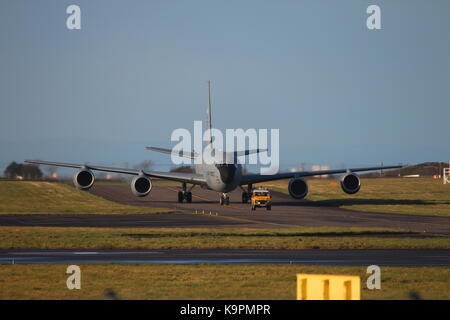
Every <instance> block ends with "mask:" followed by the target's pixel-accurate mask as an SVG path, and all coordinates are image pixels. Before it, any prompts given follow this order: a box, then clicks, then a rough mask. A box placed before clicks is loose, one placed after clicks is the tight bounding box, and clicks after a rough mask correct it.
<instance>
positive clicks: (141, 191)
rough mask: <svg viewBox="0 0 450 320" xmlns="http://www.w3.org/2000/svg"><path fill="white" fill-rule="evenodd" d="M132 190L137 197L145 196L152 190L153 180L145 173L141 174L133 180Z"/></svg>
mask: <svg viewBox="0 0 450 320" xmlns="http://www.w3.org/2000/svg"><path fill="white" fill-rule="evenodd" d="M131 191H132V192H133V194H134V195H135V196H136V197H145V196H146V195H148V194H149V193H150V191H152V181H151V180H150V178H147V177H146V176H144V175H139V176H136V177H134V178H133V180H131Z"/></svg>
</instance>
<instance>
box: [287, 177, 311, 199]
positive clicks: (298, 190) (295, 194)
mask: <svg viewBox="0 0 450 320" xmlns="http://www.w3.org/2000/svg"><path fill="white" fill-rule="evenodd" d="M288 190H289V194H290V195H291V197H292V198H295V199H303V198H304V197H306V195H307V194H308V184H307V183H306V181H305V180H303V179H300V178H292V179H291V180H289V185H288Z"/></svg>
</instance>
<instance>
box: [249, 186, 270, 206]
mask: <svg viewBox="0 0 450 320" xmlns="http://www.w3.org/2000/svg"><path fill="white" fill-rule="evenodd" d="M256 207H266V209H267V210H271V209H272V196H271V195H270V191H269V190H267V189H255V190H253V191H252V210H256Z"/></svg>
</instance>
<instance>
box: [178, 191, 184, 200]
mask: <svg viewBox="0 0 450 320" xmlns="http://www.w3.org/2000/svg"><path fill="white" fill-rule="evenodd" d="M183 198H184V196H183V192H181V191H178V202H180V203H181V202H183Z"/></svg>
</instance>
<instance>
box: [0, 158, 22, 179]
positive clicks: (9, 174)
mask: <svg viewBox="0 0 450 320" xmlns="http://www.w3.org/2000/svg"><path fill="white" fill-rule="evenodd" d="M3 174H4V176H5V177H6V178H8V179H15V178H16V177H17V176H18V175H20V174H19V164H17V163H16V162H15V161H13V162H11V163H10V164H9V165H8V167H6V169H5V171H4V172H3Z"/></svg>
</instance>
